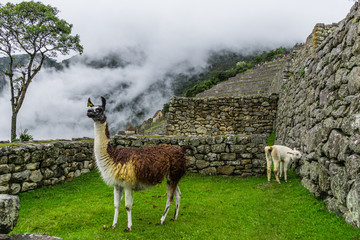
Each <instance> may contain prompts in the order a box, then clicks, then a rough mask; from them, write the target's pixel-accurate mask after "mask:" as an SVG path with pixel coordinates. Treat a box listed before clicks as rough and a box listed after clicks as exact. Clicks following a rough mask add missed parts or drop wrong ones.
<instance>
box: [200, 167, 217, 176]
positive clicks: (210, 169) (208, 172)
mask: <svg viewBox="0 0 360 240" xmlns="http://www.w3.org/2000/svg"><path fill="white" fill-rule="evenodd" d="M199 173H200V174H202V175H210V176H213V175H216V168H215V167H208V168H204V169H202V170H200V171H199Z"/></svg>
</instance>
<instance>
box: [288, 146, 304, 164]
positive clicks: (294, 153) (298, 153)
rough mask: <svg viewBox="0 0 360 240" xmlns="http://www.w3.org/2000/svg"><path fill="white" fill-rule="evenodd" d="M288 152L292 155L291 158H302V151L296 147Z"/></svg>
mask: <svg viewBox="0 0 360 240" xmlns="http://www.w3.org/2000/svg"><path fill="white" fill-rule="evenodd" d="M288 154H290V155H291V158H292V160H294V161H297V160H299V159H300V158H301V152H299V151H298V150H296V148H294V150H293V151H292V152H288Z"/></svg>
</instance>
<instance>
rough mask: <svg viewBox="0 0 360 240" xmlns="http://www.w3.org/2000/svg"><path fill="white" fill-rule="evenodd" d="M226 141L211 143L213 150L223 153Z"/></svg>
mask: <svg viewBox="0 0 360 240" xmlns="http://www.w3.org/2000/svg"><path fill="white" fill-rule="evenodd" d="M225 147H226V145H225V143H221V144H214V145H211V151H212V152H214V153H223V152H225Z"/></svg>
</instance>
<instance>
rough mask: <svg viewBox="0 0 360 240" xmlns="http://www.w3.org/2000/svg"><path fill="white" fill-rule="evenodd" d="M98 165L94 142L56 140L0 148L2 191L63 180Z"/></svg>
mask: <svg viewBox="0 0 360 240" xmlns="http://www.w3.org/2000/svg"><path fill="white" fill-rule="evenodd" d="M94 167H95V165H94V161H93V144H92V143H89V142H53V143H45V144H36V145H35V144H32V145H22V146H20V147H15V146H8V147H3V148H0V193H10V194H17V193H19V192H26V191H28V190H32V189H35V188H39V187H42V186H48V185H54V184H58V183H64V182H65V181H69V180H71V179H72V178H74V177H78V176H79V175H81V174H84V173H87V172H89V171H90V170H91V169H93V168H94Z"/></svg>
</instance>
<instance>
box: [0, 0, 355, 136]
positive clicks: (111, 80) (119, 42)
mask: <svg viewBox="0 0 360 240" xmlns="http://www.w3.org/2000/svg"><path fill="white" fill-rule="evenodd" d="M5 2H7V1H3V0H1V3H2V4H4V3H5ZM10 2H13V3H19V2H21V1H10ZM42 2H43V3H46V4H50V5H52V6H55V7H57V8H58V9H59V10H60V14H59V16H60V17H61V18H63V19H65V20H66V21H67V22H69V23H72V24H73V25H74V27H73V33H74V34H79V35H80V39H81V43H82V44H83V46H84V54H87V55H89V56H101V55H105V54H106V53H107V52H109V51H111V50H113V49H119V50H123V49H127V48H128V47H131V48H136V49H141V51H143V52H144V54H145V56H146V62H145V63H144V64H143V65H141V66H135V67H134V66H132V67H131V68H127V69H121V70H119V69H117V70H93V69H85V68H83V67H79V66H78V67H72V68H71V69H69V70H68V71H67V72H66V73H62V74H54V73H49V72H45V71H42V72H40V74H39V76H38V77H37V78H36V79H35V80H34V82H33V83H32V85H30V89H29V92H28V95H27V96H26V99H25V103H24V106H23V108H22V109H21V110H20V115H19V121H20V122H21V125H22V128H23V129H24V128H30V129H29V131H30V132H31V133H33V135H34V136H35V138H69V137H82V136H90V137H91V136H92V130H91V128H92V126H91V123H90V122H89V119H86V118H85V119H84V118H83V116H84V111H85V110H86V109H85V110H84V106H85V104H86V103H84V102H86V99H87V97H89V94H90V96H91V94H94V95H96V96H99V95H101V94H106V93H107V90H109V89H114V88H116V86H117V85H118V84H119V83H122V82H124V81H125V80H126V81H131V82H132V84H131V86H132V88H131V89H132V91H128V92H127V93H126V94H122V95H121V96H119V97H118V98H117V99H116V102H117V103H119V102H121V101H123V100H124V99H125V98H127V99H131V98H134V97H136V96H137V95H138V94H140V93H141V92H143V91H145V90H146V88H147V87H148V86H150V85H151V83H153V82H155V81H156V80H158V79H159V78H162V77H163V76H164V73H165V72H166V71H167V70H168V69H169V68H170V67H173V66H174V65H176V64H177V63H180V62H182V61H185V60H187V61H189V62H190V63H191V64H193V65H195V66H199V67H201V66H203V65H204V64H205V60H206V59H205V56H206V53H207V52H208V51H209V50H211V49H222V48H229V49H238V50H239V49H240V50H243V51H244V52H246V51H247V52H250V51H252V50H254V49H260V48H264V47H267V48H277V47H280V46H293V45H294V44H295V43H297V42H305V40H306V38H307V36H308V35H309V34H310V33H311V31H312V29H313V27H314V26H315V24H316V23H326V24H330V23H333V22H339V21H340V20H342V19H343V18H345V16H346V14H347V13H348V12H349V10H350V8H351V6H352V5H353V4H354V1H349V0H301V1H300V0H296V1H295V0H273V1H270V0H259V1H250V0H102V1H89V0H44V1H42ZM127 54H128V55H129V53H127ZM125 55H126V54H125ZM128 57H129V58H131V56H128ZM105 78H106V79H105ZM105 80H106V81H107V82H106V86H104V81H105ZM95 90H97V91H98V92H97V94H96V93H95ZM8 92H9V91H7V92H6V93H3V94H2V96H0V106H1V108H2V109H3V113H4V112H5V113H6V112H7V114H1V116H0V140H5V139H8V138H9V135H10V103H9V99H10V98H9V94H8ZM149 98H151V99H153V100H154V99H157V100H158V101H155V100H154V101H155V103H156V104H154V103H153V104H150V105H151V107H152V108H151V111H154V110H157V109H160V108H161V107H162V104H163V103H165V102H166V99H160V98H159V99H158V98H157V97H156V96H155V95H154V96H151V97H149ZM60 102H61V104H59V103H60ZM144 104H146V103H144ZM147 104H148V103H147ZM149 107H150V106H149ZM66 109H68V110H69V111H68V112H67V111H66ZM128 114H131V112H129V113H128ZM150 115H153V113H152V114H150ZM149 117H150V116H149ZM80 118H81V119H82V120H79V119H80ZM113 118H114V119H115V117H113ZM34 119H37V120H39V119H42V120H44V122H46V123H47V124H50V125H51V124H52V127H50V126H45V127H44V126H39V127H35V126H34ZM116 119H118V121H120V120H121V119H122V120H124V116H116ZM144 120H145V119H144ZM71 122H73V123H74V124H70V123H71ZM76 123H77V124H76ZM81 124H84V125H86V126H82V125H81ZM66 126H68V127H66ZM65 128H66V129H65ZM74 129H75V130H74ZM89 129H90V130H89Z"/></svg>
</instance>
